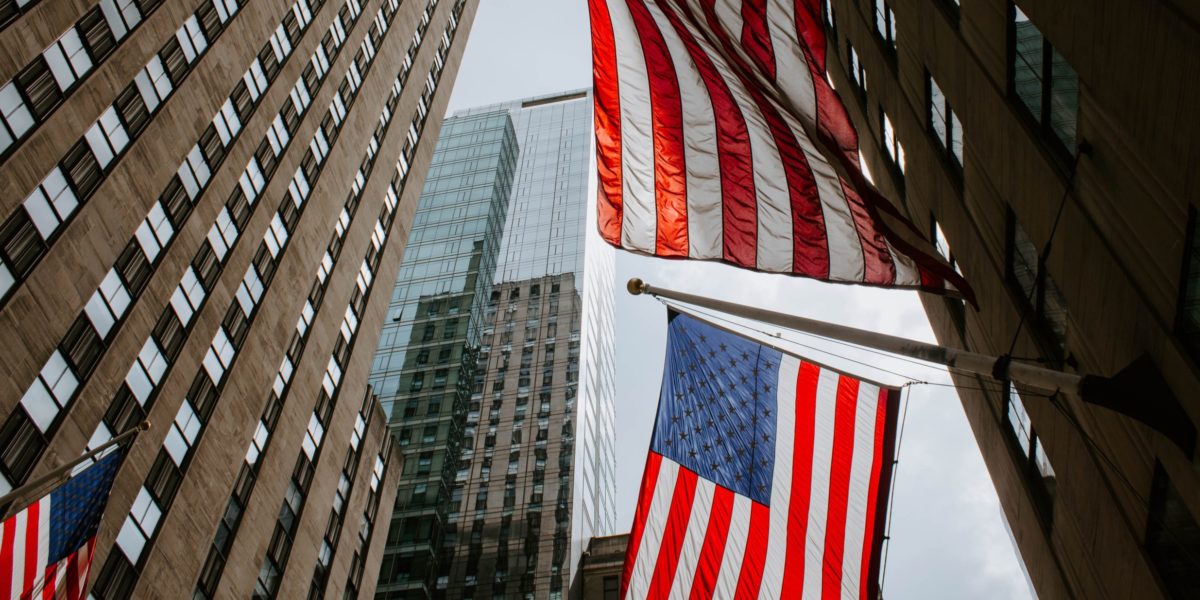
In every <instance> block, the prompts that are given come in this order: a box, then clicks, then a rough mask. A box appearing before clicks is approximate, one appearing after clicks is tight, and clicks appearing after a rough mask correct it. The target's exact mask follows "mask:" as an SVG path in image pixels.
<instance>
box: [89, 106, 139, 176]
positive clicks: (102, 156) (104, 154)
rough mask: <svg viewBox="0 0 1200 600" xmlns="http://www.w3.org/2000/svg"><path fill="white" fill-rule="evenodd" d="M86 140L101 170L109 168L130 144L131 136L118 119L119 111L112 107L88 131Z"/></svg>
mask: <svg viewBox="0 0 1200 600" xmlns="http://www.w3.org/2000/svg"><path fill="white" fill-rule="evenodd" d="M84 138H85V139H86V140H87V143H88V147H90V148H91V149H92V154H94V155H95V156H96V162H97V163H99V164H100V167H101V168H105V167H107V166H108V165H109V163H111V162H112V160H113V158H115V157H116V156H118V155H120V154H121V151H122V150H124V149H125V146H126V145H128V144H129V134H128V133H126V132H125V126H124V125H122V124H121V120H120V118H118V117H117V110H116V109H115V108H113V107H111V106H110V107H108V110H106V111H104V113H103V114H101V115H100V118H99V119H98V120H97V121H96V124H95V125H92V128H91V129H89V130H87V133H85V134H84Z"/></svg>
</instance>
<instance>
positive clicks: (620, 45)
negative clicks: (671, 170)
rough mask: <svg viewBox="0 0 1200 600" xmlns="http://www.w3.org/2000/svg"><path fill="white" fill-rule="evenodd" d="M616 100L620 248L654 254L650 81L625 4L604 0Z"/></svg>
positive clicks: (616, 0)
mask: <svg viewBox="0 0 1200 600" xmlns="http://www.w3.org/2000/svg"><path fill="white" fill-rule="evenodd" d="M608 12H609V16H610V18H611V20H612V29H613V38H614V44H615V46H616V49H617V51H616V54H617V72H618V78H619V80H620V88H619V93H620V101H621V183H622V186H623V187H624V191H623V194H622V201H623V204H622V210H623V212H624V216H623V218H622V220H621V245H623V246H625V247H627V248H632V249H636V250H641V251H643V252H651V253H652V252H654V250H655V248H656V235H655V234H656V231H655V228H656V227H657V224H658V217H657V214H658V213H657V210H656V208H655V200H654V141H653V137H652V136H653V129H654V127H653V120H652V118H651V110H650V109H651V103H650V80H649V78H648V76H647V74H646V58H645V56H644V55H643V54H642V51H641V48H642V45H641V42H640V41H639V40H638V37H637V27H636V26H635V25H634V23H633V16H632V15H631V14H630V12H629V5H628V4H626V2H625V0H609V1H608Z"/></svg>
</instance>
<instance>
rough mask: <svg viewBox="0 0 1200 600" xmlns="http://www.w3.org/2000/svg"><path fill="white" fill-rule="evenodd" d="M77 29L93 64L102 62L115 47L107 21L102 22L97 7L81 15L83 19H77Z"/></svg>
mask: <svg viewBox="0 0 1200 600" xmlns="http://www.w3.org/2000/svg"><path fill="white" fill-rule="evenodd" d="M77 27H78V28H79V32H80V33H81V34H83V39H84V43H85V44H87V48H88V50H90V51H91V54H92V60H93V61H94V62H97V63H99V62H100V61H102V60H104V59H105V58H107V57H108V55H109V54H111V53H112V51H113V49H114V48H116V47H117V41H116V40H115V39H113V34H112V30H110V29H109V28H108V21H105V20H104V15H103V14H102V13H101V12H100V7H99V6H96V7H94V8H92V10H90V11H88V12H87V14H85V15H83V18H81V19H79V23H78V24H77Z"/></svg>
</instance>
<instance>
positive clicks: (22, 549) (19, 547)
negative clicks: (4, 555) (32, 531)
mask: <svg viewBox="0 0 1200 600" xmlns="http://www.w3.org/2000/svg"><path fill="white" fill-rule="evenodd" d="M28 527H29V509H25V510H23V511H21V512H19V513H17V515H16V518H14V519H13V532H14V533H15V535H14V536H13V553H12V590H13V595H12V597H13V598H20V596H21V591H22V590H24V589H25V562H26V561H27V560H29V556H28V554H29V553H30V549H29V548H28V546H26V544H25V535H26V533H25V532H26V530H27V528H28Z"/></svg>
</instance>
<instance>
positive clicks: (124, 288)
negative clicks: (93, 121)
mask: <svg viewBox="0 0 1200 600" xmlns="http://www.w3.org/2000/svg"><path fill="white" fill-rule="evenodd" d="M302 3H303V2H301V3H298V4H297V5H299V4H302ZM305 11H307V8H306V9H305ZM294 12H297V13H298V12H300V11H298V10H297V11H294ZM290 14H292V13H289V15H290ZM306 23H307V21H306ZM269 45H270V42H268V44H267V46H269ZM151 62H152V63H153V62H154V61H153V60H152V61H151ZM258 64H259V61H258V59H256V60H255V63H254V65H255V66H257V65H258ZM254 72H255V69H254V67H253V66H252V68H251V69H248V70H247V73H246V78H252V77H253V73H254ZM242 86H243V84H242V83H239V84H238V86H237V87H236V88H235V93H236V92H237V90H239V89H241V88H242ZM286 104H289V103H288V102H285V105H286ZM229 105H230V102H229V101H227V102H226V105H225V106H226V107H228V106H229ZM282 112H283V111H281V113H282ZM226 118H227V117H226V113H225V111H224V110H223V111H221V112H218V114H217V115H216V117H214V119H213V124H210V126H209V127H208V128H207V129H206V130H205V132H204V134H202V135H201V141H200V143H198V144H197V145H196V146H194V147H193V149H192V151H191V152H190V153H189V154H188V156H187V157H186V158H185V159H184V162H183V163H182V164H181V165H180V167H179V169H178V172H177V174H176V175H175V176H174V177H173V178H172V180H171V181H170V182H169V184H168V186H167V189H166V190H165V191H164V192H163V194H162V195H161V196H160V199H159V200H158V201H157V202H156V203H155V204H154V205H153V206H152V207H151V209H150V212H149V214H148V215H147V218H146V220H145V221H144V222H143V223H142V224H141V225H140V226H139V227H138V229H137V231H136V232H135V235H134V237H133V238H132V239H131V240H130V242H129V244H128V245H127V246H126V248H125V251H124V252H123V253H122V254H121V255H120V257H118V259H117V263H116V265H115V266H114V267H113V268H112V269H110V270H109V272H108V274H107V275H106V276H105V278H104V279H103V280H102V281H101V284H100V286H99V288H98V289H97V291H96V292H95V294H93V296H92V298H91V300H89V302H88V304H87V305H86V306H85V308H84V311H83V312H82V313H81V314H80V315H79V316H78V317H77V318H76V321H75V323H74V325H73V326H72V328H71V329H70V330H69V332H68V334H67V336H66V337H65V338H64V340H63V342H62V343H60V345H59V348H58V349H57V350H56V351H55V352H54V353H53V354H52V355H51V357H50V359H49V360H48V361H47V364H46V365H45V366H44V367H43V369H42V372H41V373H40V374H39V376H38V378H37V379H36V380H35V381H34V382H33V383H32V384H31V386H30V388H29V389H28V390H27V392H26V394H25V396H24V398H23V400H22V403H21V406H22V408H21V409H18V410H16V411H14V414H13V415H12V416H10V419H9V421H10V424H11V423H12V422H14V421H16V422H20V421H22V420H23V419H24V420H26V421H28V420H29V419H30V418H32V421H33V423H34V424H35V425H36V426H37V427H38V432H36V433H37V435H31V437H33V438H39V439H34V440H31V441H34V442H37V443H36V444H35V446H37V448H36V449H35V450H31V451H28V452H25V453H23V455H22V456H20V457H18V458H20V460H14V461H5V462H3V465H4V467H5V468H6V469H7V470H8V473H6V475H7V476H8V477H10V478H13V479H15V480H21V479H22V478H23V477H25V476H26V475H27V474H28V469H29V468H31V467H32V464H33V462H35V461H36V459H37V457H38V456H40V453H41V449H43V448H44V446H45V443H46V442H47V441H48V439H49V435H50V433H52V432H51V430H52V428H53V426H54V424H55V423H56V421H57V418H58V416H59V415H60V414H61V413H62V412H63V411H62V409H63V408H64V407H65V406H66V405H67V404H68V403H69V402H70V401H71V400H72V399H73V398H74V397H75V395H76V394H77V393H78V391H79V390H80V389H82V387H83V383H84V382H85V381H86V379H87V378H88V377H89V376H90V375H91V372H92V370H93V369H94V368H95V366H96V364H97V363H98V362H99V359H100V358H101V356H102V355H103V353H104V351H105V350H106V348H107V343H108V342H109V341H111V339H112V338H113V336H114V329H115V326H116V325H117V324H118V323H119V322H120V321H121V320H122V318H123V316H124V315H125V314H126V313H127V312H128V309H129V307H130V306H131V305H132V303H133V302H134V301H136V299H137V298H138V296H139V295H140V293H141V292H142V291H143V290H144V289H145V286H146V284H147V283H148V281H149V278H150V276H151V274H152V273H153V271H154V266H155V264H156V263H157V262H159V260H160V258H161V256H162V251H163V250H164V249H165V248H166V247H167V245H168V244H169V243H170V241H171V240H172V239H173V237H174V234H175V232H176V231H178V230H179V228H180V227H181V226H182V225H183V223H184V221H185V220H186V218H187V217H188V216H189V215H190V213H191V209H192V207H193V206H194V204H195V202H196V201H198V199H199V195H200V194H201V193H202V192H203V191H204V189H205V187H206V185H207V183H208V181H209V179H210V176H211V173H212V172H213V171H215V170H216V169H217V168H218V167H219V166H220V164H221V162H222V161H223V160H224V157H225V145H223V144H220V143H210V142H208V141H209V140H215V139H216V129H217V128H216V124H217V123H219V122H224V123H225V124H226V126H227V127H229V123H230V122H231V121H229V120H223V119H226ZM232 122H236V119H234V120H233V121H232ZM277 122H278V118H277ZM239 127H240V125H239ZM282 131H283V133H285V134H286V133H287V130H286V129H284V130H282ZM268 137H270V136H268ZM232 141H233V138H232V137H231V138H230V142H232ZM268 145H269V144H268V140H264V141H263V143H262V144H261V145H260V148H259V152H258V153H257V154H256V156H255V157H253V158H251V160H250V162H249V163H248V165H247V167H246V169H245V171H244V172H243V174H242V177H241V181H240V185H239V187H238V188H235V190H234V192H233V193H232V194H231V196H230V198H229V200H228V201H227V203H226V206H225V207H224V208H222V210H221V212H220V213H219V214H218V217H217V220H216V223H215V224H214V225H213V228H212V230H210V232H209V235H208V241H209V244H206V245H204V246H202V248H201V250H200V252H199V253H198V254H197V256H196V257H195V259H194V260H193V261H192V264H191V265H190V266H189V268H188V269H187V270H186V271H185V272H184V274H183V277H182V280H181V282H180V284H179V285H178V286H177V288H176V290H175V293H174V294H173V296H172V298H171V309H172V310H168V312H167V313H165V314H164V315H163V317H162V318H161V319H160V320H159V324H158V326H157V327H156V332H159V333H160V335H158V336H156V337H157V338H158V339H163V338H164V337H169V338H170V339H169V341H168V342H167V343H165V345H163V346H154V347H153V348H151V347H150V346H147V348H144V349H143V352H142V354H143V355H144V357H145V358H144V360H141V361H139V363H137V364H135V370H132V371H131V372H130V376H129V377H128V378H127V382H126V388H127V389H128V390H129V392H130V393H131V394H132V395H133V396H134V397H136V398H137V399H138V401H139V402H140V403H144V402H145V401H146V399H147V397H148V396H149V394H150V392H151V391H152V389H153V387H154V385H155V384H157V382H158V378H161V376H162V371H165V364H166V361H167V360H172V359H173V354H174V353H175V352H177V351H178V348H177V346H178V345H180V344H182V342H183V339H184V338H185V337H186V330H187V329H188V326H189V325H190V323H191V319H192V315H193V314H194V313H195V311H196V310H198V308H199V306H200V304H201V303H202V302H203V300H204V298H205V296H206V295H207V293H208V292H209V291H210V290H211V288H212V286H213V285H215V283H216V279H217V277H218V275H219V274H220V271H221V262H222V261H223V259H224V257H225V255H226V252H227V250H228V248H229V246H230V245H231V244H232V243H233V242H234V241H236V238H237V236H238V234H239V230H240V229H241V228H242V227H244V225H245V223H246V222H247V220H248V219H249V216H250V212H251V211H252V209H253V202H254V201H255V200H256V199H257V196H258V194H259V192H261V190H262V189H263V186H264V182H265V179H267V178H269V177H270V176H271V175H273V173H274V168H275V163H276V160H277V159H278V156H279V155H278V154H276V153H274V151H273V150H272V151H269V152H268ZM282 150H283V148H282V147H280V148H279V152H280V153H281V152H282ZM264 171H265V172H264ZM262 260H263V257H261V256H260V257H259V258H258V259H256V262H261V261H262ZM261 287H262V281H261V277H260V276H259V277H258V280H257V281H256V280H255V276H252V274H251V273H248V274H247V280H246V281H245V282H244V283H243V286H242V287H241V289H240V290H239V295H240V296H241V297H242V298H244V299H248V298H249V297H252V296H255V295H257V294H261V289H260V288H261ZM245 303H246V302H245V300H243V305H245ZM172 312H173V315H172V314H170V313H172ZM171 317H173V318H171ZM147 344H150V342H149V341H148V342H147ZM158 348H167V349H168V352H167V354H168V355H170V358H168V359H166V360H156V359H154V357H153V355H152V354H151V350H153V349H158ZM156 351H159V352H160V353H161V351H160V350H156ZM214 364H219V362H218V363H214ZM139 365H143V366H142V367H141V368H139ZM22 447H23V448H26V447H28V448H32V446H22Z"/></svg>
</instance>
